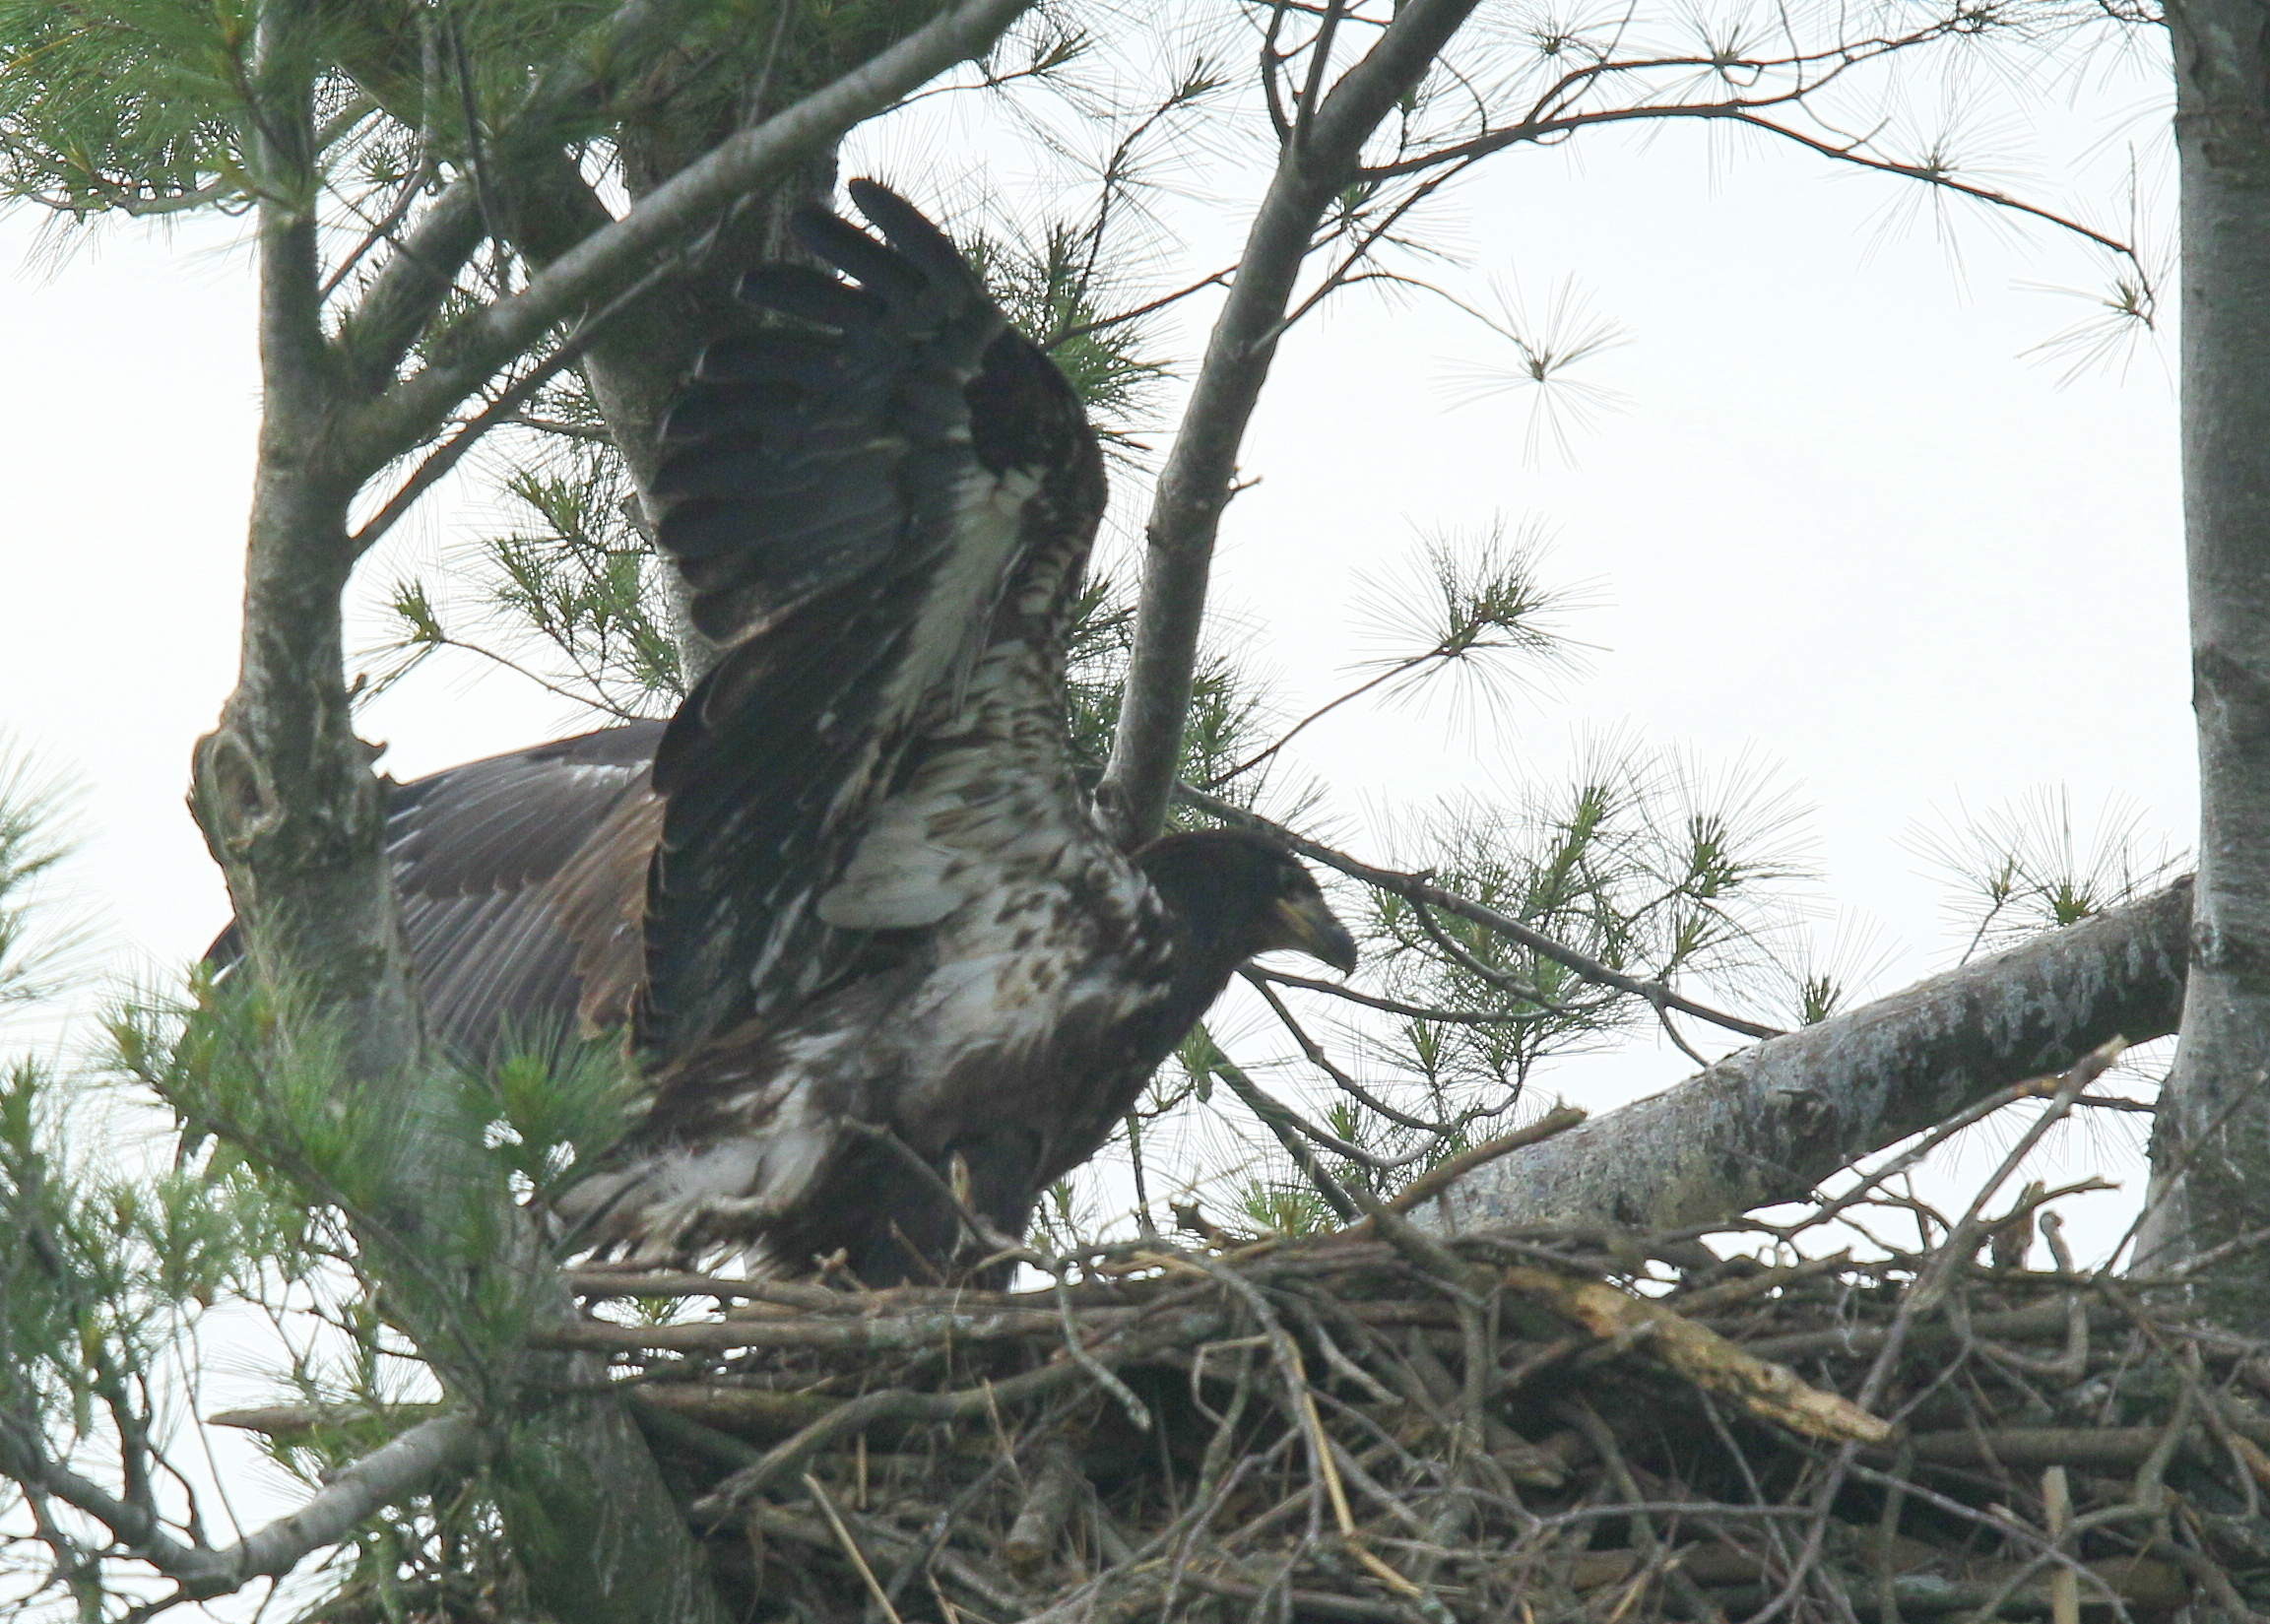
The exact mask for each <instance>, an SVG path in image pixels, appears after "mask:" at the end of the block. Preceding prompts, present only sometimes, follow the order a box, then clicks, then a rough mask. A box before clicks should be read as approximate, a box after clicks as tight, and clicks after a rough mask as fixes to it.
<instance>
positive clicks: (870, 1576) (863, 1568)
mask: <svg viewBox="0 0 2270 1624" xmlns="http://www.w3.org/2000/svg"><path fill="white" fill-rule="evenodd" d="M804 1486H805V1487H806V1488H807V1489H809V1490H811V1498H812V1499H813V1501H814V1502H816V1503H817V1505H818V1506H819V1510H820V1515H821V1516H823V1517H825V1518H826V1519H827V1526H828V1527H830V1528H833V1529H834V1530H835V1537H836V1541H837V1543H839V1544H840V1545H842V1547H843V1553H844V1554H845V1555H846V1556H848V1557H850V1558H851V1565H852V1566H853V1567H855V1568H857V1569H858V1570H859V1577H860V1579H861V1580H862V1581H863V1582H865V1584H866V1585H867V1590H868V1593H869V1594H870V1595H872V1596H874V1597H875V1600H876V1605H877V1606H879V1607H880V1608H882V1616H883V1617H884V1618H885V1619H887V1620H889V1624H906V1621H905V1620H904V1619H902V1618H900V1617H899V1616H898V1609H897V1608H896V1607H894V1606H892V1605H891V1604H890V1597H889V1596H888V1595H886V1594H885V1593H884V1592H883V1588H882V1581H880V1580H878V1579H877V1578H876V1577H875V1569H874V1568H872V1567H870V1566H869V1565H868V1560H867V1553H866V1552H865V1551H863V1550H861V1549H860V1548H859V1541H858V1540H856V1539H854V1538H852V1536H851V1529H849V1528H847V1527H844V1526H843V1519H842V1518H840V1517H838V1516H837V1515H836V1514H835V1502H834V1501H832V1500H830V1499H829V1498H828V1497H827V1490H825V1489H823V1488H821V1487H820V1486H819V1479H818V1478H816V1477H814V1476H812V1474H811V1472H809V1471H808V1472H806V1473H805V1474H804Z"/></svg>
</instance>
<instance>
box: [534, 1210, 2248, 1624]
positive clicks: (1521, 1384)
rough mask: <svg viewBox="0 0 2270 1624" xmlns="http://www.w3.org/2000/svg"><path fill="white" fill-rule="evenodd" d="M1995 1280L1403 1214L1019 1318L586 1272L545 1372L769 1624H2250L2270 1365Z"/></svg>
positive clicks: (2091, 1285) (1094, 1278)
mask: <svg viewBox="0 0 2270 1624" xmlns="http://www.w3.org/2000/svg"><path fill="white" fill-rule="evenodd" d="M2024 1216H2025V1217H2026V1219H2027V1221H2028V1224H2029V1234H2030V1223H2031V1216H2032V1215H2031V1211H2030V1210H2029V1211H2028V1212H2026V1213H2025V1214H2024ZM1383 1222H1384V1223H1386V1224H1387V1226H1388V1227H1387V1229H1386V1230H1385V1231H1382V1230H1381V1229H1378V1228H1376V1227H1374V1226H1375V1225H1378V1224H1381V1223H1383ZM1216 1239H1217V1240H1219V1241H1223V1242H1225V1243H1226V1240H1227V1238H1226V1237H1216ZM1991 1239H1993V1240H1994V1242H1995V1246H1996V1251H1997V1252H1998V1253H2003V1252H2004V1249H2005V1247H2006V1245H2007V1243H2008V1242H2009V1240H2010V1235H2009V1234H2008V1233H2007V1232H2005V1233H2002V1234H2000V1235H1997V1236H1994V1237H1991ZM1976 1241H1977V1237H1976V1236H1972V1237H1969V1238H1968V1241H1967V1252H1968V1254H1969V1255H1966V1256H1961V1257H1958V1256H1956V1255H1955V1253H1954V1252H1952V1251H1951V1250H1950V1249H1949V1248H1948V1247H1947V1246H1944V1245H1943V1246H1941V1247H1940V1248H1939V1249H1937V1250H1935V1251H1932V1252H1928V1253H1921V1254H1916V1255H1913V1256H1899V1255H1895V1256H1892V1257H1890V1258H1886V1259H1881V1260H1878V1261H1872V1262H1859V1261H1854V1260H1853V1259H1851V1258H1849V1257H1847V1256H1838V1257H1833V1258H1822V1259H1815V1260H1811V1261H1802V1262H1795V1263H1791V1264H1788V1265H1787V1266H1785V1267H1770V1266H1768V1265H1765V1264H1761V1263H1759V1262H1757V1261H1755V1260H1753V1259H1749V1258H1719V1257H1718V1256H1715V1255H1714V1254H1713V1253H1712V1252H1710V1251H1708V1250H1706V1249H1705V1248H1704V1247H1703V1246H1702V1245H1701V1244H1700V1243H1698V1242H1697V1241H1695V1240H1692V1239H1673V1240H1667V1241H1659V1240H1649V1239H1645V1238H1635V1237H1629V1236H1616V1237H1603V1236H1601V1235H1599V1234H1597V1233H1587V1234H1575V1233H1570V1234H1538V1233H1524V1234H1521V1235H1475V1236H1467V1237H1463V1238H1460V1239H1456V1240H1449V1241H1444V1240H1439V1239H1435V1238H1431V1237H1429V1236H1426V1235H1423V1234H1421V1233H1419V1232H1418V1231H1416V1230H1414V1229H1412V1228H1411V1227H1410V1226H1409V1225H1407V1224H1406V1223H1403V1222H1402V1221H1401V1220H1399V1219H1395V1218H1394V1217H1393V1216H1392V1215H1382V1216H1379V1217H1375V1219H1374V1220H1373V1221H1372V1223H1371V1224H1367V1225H1364V1226H1359V1230H1358V1231H1355V1232H1349V1233H1344V1234H1342V1235H1339V1236H1335V1237H1328V1238H1324V1239H1318V1240H1311V1241H1303V1242H1289V1241H1284V1242H1263V1243H1256V1244H1248V1245H1244V1246H1237V1245H1231V1244H1218V1245H1209V1246H1207V1247H1205V1248H1203V1249H1194V1250H1186V1249H1181V1248H1178V1247H1175V1246H1173V1245H1171V1244H1168V1243H1164V1242H1152V1243H1150V1244H1148V1245H1136V1246H1131V1247H1124V1248H1120V1249H1118V1250H1116V1251H1115V1252H1113V1253H1111V1254H1109V1255H1099V1256H1097V1257H1095V1258H1092V1259H1090V1260H1088V1261H1087V1263H1086V1264H1085V1265H1084V1266H1083V1267H1075V1268H1070V1269H1068V1270H1067V1272H1066V1276H1065V1279H1064V1281H1063V1283H1059V1284H1056V1285H1053V1286H1051V1287H1049V1288H1047V1289H1043V1290H1040V1291H1037V1292H1016V1293H992V1292H980V1291H948V1290H942V1289H911V1288H910V1289H902V1290H896V1291H885V1292H875V1293H865V1292H837V1291H833V1290H830V1289H828V1288H826V1287H824V1286H820V1285H789V1284H768V1283H763V1282H751V1281H737V1280H729V1279H724V1278H720V1277H715V1276H703V1275H686V1274H679V1275H655V1274H647V1275H634V1274H627V1273H621V1272H611V1271H606V1270H596V1269H587V1270H580V1271H578V1272H577V1273H576V1274H575V1275H574V1282H575V1284H576V1286H577V1287H578V1289H579V1290H580V1291H581V1292H582V1293H583V1294H584V1296H585V1298H586V1300H587V1301H588V1302H590V1303H591V1304H592V1305H593V1314H592V1318H591V1319H589V1320H588V1321H586V1322H584V1323H581V1324H579V1325H575V1326H572V1327H569V1328H567V1329H566V1330H565V1331H564V1332H562V1333H561V1334H560V1335H559V1336H558V1337H557V1338H556V1340H558V1341H560V1342H564V1343H566V1344H568V1345H572V1346H577V1347H581V1348H585V1349H589V1350H592V1351H593V1352H594V1353H595V1354H602V1355H604V1356H605V1357H606V1359H607V1360H608V1361H609V1365H610V1368H611V1371H612V1373H613V1376H614V1378H615V1379H616V1381H617V1382H618V1383H619V1384H620V1386H621V1388H622V1390H623V1391H624V1392H625V1393H627V1394H629V1395H631V1396H632V1401H633V1405H634V1409H635V1411H636V1413H637V1416H638V1418H639V1421H640V1424H641V1425H642V1426H643V1427H644V1428H645V1429H646V1430H647V1432H648V1434H649V1436H650V1438H651V1439H652V1441H653V1442H654V1444H655V1446H656V1449H657V1453H658V1454H659V1456H660V1457H661V1459H662V1460H663V1462H664V1463H665V1468H666V1470H667V1472H668V1473H669V1474H670V1476H671V1478H672V1480H673V1482H674V1484H675V1485H676V1487H677V1489H678V1490H679V1492H680V1493H681V1495H682V1497H683V1500H684V1503H685V1504H686V1506H687V1508H688V1513H689V1515H690V1516H691V1517H692V1518H693V1520H694V1522H695V1524H696V1526H697V1527H699V1528H700V1529H702V1530H703V1532H704V1533H705V1535H706V1537H707V1538H708V1539H709V1541H710V1548H711V1550H712V1551H713V1552H714V1554H715V1560H716V1566H717V1571H718V1573H719V1576H720V1580H721V1583H722V1584H723V1586H724V1588H725V1589H726V1591H727V1592H728V1594H729V1596H730V1597H731V1598H732V1600H733V1604H734V1608H735V1611H736V1613H737V1615H738V1616H742V1617H746V1618H752V1619H765V1620H774V1619H777V1620H799V1621H821V1620H826V1621H837V1620H841V1621H850V1620H860V1619H882V1620H891V1619H896V1620H902V1621H905V1624H913V1621H915V1620H936V1621H938V1624H965V1621H966V1624H977V1621H989V1624H999V1621H1006V1620H1036V1621H1037V1620H1050V1621H1057V1620H1062V1621H1065V1624H1071V1621H1074V1620H1079V1621H1090V1620H1092V1621H1095V1624H1105V1621H1113V1620H1135V1619H1169V1620H1191V1621H1211V1620H1223V1621H1227V1620H1247V1619H1257V1620H1259V1619H1266V1620H1275V1621H1288V1620H1290V1621H1302V1624H1306V1621H1311V1620H1315V1621H1325V1620H1380V1621H1382V1624H1387V1621H1397V1624H1402V1621H1414V1620H1425V1621H1432V1624H1441V1621H1445V1620H1469V1619H1470V1620H1500V1619H1515V1620H1520V1621H1522V1624H1543V1621H1547V1620H1564V1619H1565V1620H1596V1621H1598V1624H1623V1621H1626V1620H1638V1619H1643V1618H1652V1617H1671V1618H1695V1619H1717V1618H1720V1617H1723V1618H1727V1619H1736V1620H1753V1621H1756V1624H1770V1621H1773V1620H1791V1621H1808V1620H1814V1619H1819V1620H1834V1621H1838V1624H1852V1621H1855V1620H1887V1621H1890V1620H1898V1619H1902V1618H1907V1619H1914V1620H1934V1621H1935V1620H1940V1619H1949V1618H1954V1617H1960V1618H1963V1619H1984V1618H2036V1617H2045V1618H2051V1619H2053V1620H2056V1621H2057V1624H2073V1621H2075V1620H2079V1619H2081V1618H2082V1617H2083V1616H2084V1615H2087V1616H2088V1617H2089V1618H2091V1619H2093V1620H2104V1619H2115V1618H2116V1619H2120V1620H2122V1621H2128V1620H2137V1621H2148V1620H2151V1619H2156V1618H2162V1617H2167V1616H2169V1615H2172V1614H2173V1613H2174V1612H2175V1611H2176V1610H2177V1609H2180V1608H2182V1607H2185V1606H2187V1605H2193V1604H2205V1605H2208V1606H2211V1607H2213V1608H2215V1609H2217V1610H2219V1611H2224V1612H2226V1613H2227V1614H2228V1615H2229V1616H2232V1617H2243V1616H2245V1615H2246V1614H2247V1613H2248V1612H2250V1611H2251V1609H2252V1608H2254V1607H2260V1606H2262V1605H2264V1603H2265V1602H2270V1520H2265V1518H2264V1517H2263V1515H2262V1512H2263V1506H2262V1496H2263V1495H2264V1493H2265V1492H2266V1491H2270V1356H2266V1350H2265V1348H2264V1347H2263V1346H2262V1345H2260V1344H2256V1343H2251V1342H2246V1341H2241V1340H2238V1339H2236V1338H2233V1337H2230V1336H2227V1335H2221V1334H2217V1333H2214V1332H2208V1331H2205V1330H2202V1329H2200V1328H2198V1327H2196V1326H2193V1325H2187V1324H2186V1323H2185V1320H2184V1318H2183V1314H2182V1307H2183V1301H2182V1297H2181V1294H2180V1292H2179V1291H2178V1290H2176V1289H2174V1288H2173V1287H2170V1286H2165V1285H2157V1286H2156V1285H2155V1284H2154V1283H2153V1282H2151V1281H2147V1280H2139V1279H2137V1278H2135V1277H2133V1276H2131V1277H2127V1278H2120V1277H2108V1276H2097V1275H2088V1274H2082V1273H2075V1272H2072V1271H2070V1270H2061V1271H2058V1272H2050V1273H2037V1272H2029V1271H2025V1270H2023V1269H2019V1268H2014V1267H1990V1266H1988V1265H1987V1264H1986V1263H1985V1262H1984V1258H1983V1255H1982V1254H1981V1252H1980V1250H1979V1247H1978V1245H1977V1244H1975V1243H1976ZM2005 1255H2006V1253H2005ZM705 1297H706V1298H709V1299H711V1301H712V1302H713V1303H714V1304H715V1305H716V1309H717V1312H715V1313H714V1314H712V1315H709V1316H707V1317H701V1318H691V1317H688V1314H689V1311H690V1310H691V1309H692V1308H694V1306H695V1305H697V1304H699V1303H700V1302H701V1299H703V1298H705Z"/></svg>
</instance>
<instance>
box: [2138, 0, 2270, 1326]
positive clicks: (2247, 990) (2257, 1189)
mask: <svg viewBox="0 0 2270 1624" xmlns="http://www.w3.org/2000/svg"><path fill="white" fill-rule="evenodd" d="M2169 25H2170V28H2171V31H2172V32H2173V36H2174V55H2175V84H2176V114H2175V129H2176V145H2177V152H2178V155H2179V162H2180V173H2181V182H2182V221H2183V227H2182V230H2183V237H2182V252H2183V311H2182V321H2183V341H2182V368H2183V411H2182V434H2183V484H2184V528H2185V533H2186V537H2187V546H2188V555H2189V576H2190V592H2191V681H2192V691H2191V697H2192V707H2193V709H2194V711H2195V712H2196V714H2197V722H2198V731H2199V779H2200V785H2199V788H2200V836H2199V883H2198V895H2197V900H2196V902H2195V903H2194V906H2193V917H2192V935H2191V969H2190V976H2189V986H2188V991H2187V994H2186V997H2185V1000H2184V1007H2183V1025H2182V1041H2181V1045H2180V1048H2179V1050H2178V1053H2177V1056H2176V1061H2175V1069H2174V1073H2173V1076H2172V1077H2171V1078H2170V1079H2169V1083H2168V1088H2167V1094H2166V1098H2165V1101H2164V1103H2163V1105H2162V1109H2161V1117H2160V1125H2159V1131H2158V1133H2157V1135H2156V1137H2155V1140H2154V1145H2153V1168H2154V1173H2153V1192H2152V1194H2153V1198H2154V1201H2155V1208H2154V1213H2153V1216H2152V1219H2151V1221H2150V1224H2149V1226H2148V1228H2147V1230H2146V1233H2145V1252H2144V1256H2145V1258H2146V1259H2148V1260H2149V1262H2150V1263H2151V1264H2152V1265H2153V1266H2154V1267H2161V1266H2165V1265H2168V1264H2171V1263H2173V1262H2176V1261H2178V1260H2180V1259H2183V1258H2186V1257H2197V1256H2198V1255H2200V1254H2201V1253H2204V1252H2206V1251H2208V1250H2210V1249H2212V1248H2213V1247H2215V1246H2217V1245H2218V1244H2220V1243H2222V1242H2225V1241H2229V1240H2232V1239H2235V1238H2236V1237H2238V1236H2241V1235H2244V1234H2246V1233H2248V1232H2250V1231H2254V1230H2259V1229H2263V1228H2265V1227H2270V1071H2266V1068H2270V6H2266V5H2265V4H2264V3H2263V0H2180V3H2177V4H2173V5H2171V6H2170V8H2169ZM2260 1270H2261V1265H2260V1260H2259V1257H2258V1255H2257V1256H2248V1257H2242V1258H2240V1259H2238V1261H2237V1262H2236V1263H2235V1265H2234V1266H2233V1267H2231V1268H2230V1269H2229V1270H2228V1271H2227V1272H2223V1273H2222V1274H2221V1275H2220V1276H2219V1278H2218V1279H2212V1280H2207V1281H2204V1282H2203V1283H2202V1290H2203V1295H2202V1300H2201V1305H2200V1306H2201V1307H2202V1308H2203V1309H2205V1310H2206V1311H2208V1312H2209V1313H2210V1314H2212V1315H2214V1316H2215V1317H2216V1318H2218V1319H2219V1320H2222V1321H2223V1322H2225V1323H2227V1324H2229V1325H2231V1326H2232V1327H2233V1328H2234V1329H2243V1330H2246V1331H2250V1332H2257V1333H2259V1332H2270V1291H2265V1290H2264V1289H2263V1288H2262V1286H2261V1284H2260V1278H2261V1273H2260Z"/></svg>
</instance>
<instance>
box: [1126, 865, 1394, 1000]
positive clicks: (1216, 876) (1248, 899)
mask: <svg viewBox="0 0 2270 1624" xmlns="http://www.w3.org/2000/svg"><path fill="white" fill-rule="evenodd" d="M1135 867H1137V868H1139V869H1140V870H1142V872H1143V875H1144V877H1146V878H1148V879H1149V880H1150V882H1151V884H1152V885H1153V886H1154V887H1156V889H1157V890H1158V892H1159V894H1160V895H1161V896H1162V897H1164V898H1165V899H1166V903H1167V906H1168V907H1169V908H1171V909H1173V910H1174V913H1175V916H1176V918H1177V920H1178V921H1179V922H1180V923H1181V925H1182V926H1183V928H1184V930H1186V931H1187V932H1188V933H1189V936H1190V940H1191V944H1192V946H1193V947H1194V948H1195V949H1197V956H1200V957H1201V958H1205V959H1209V960H1212V961H1214V962H1216V963H1219V964H1220V966H1221V970H1222V973H1223V974H1224V975H1225V976H1226V975H1227V974H1228V972H1229V971H1230V970H1231V969H1233V968H1235V967H1236V966H1237V965H1239V964H1242V963H1243V962H1245V960H1247V959H1249V958H1251V957H1253V956H1254V954H1256V953H1265V952H1268V951H1270V950H1271V949H1273V948H1279V947H1284V948H1290V949H1292V950H1293V951H1295V952H1303V953H1307V954H1308V955H1309V956H1310V957H1311V958H1317V959H1322V960H1323V961H1324V962H1325V963H1327V964H1330V966H1331V967H1332V968H1333V969H1335V970H1339V971H1342V972H1346V971H1350V970H1353V969H1354V968H1355V967H1356V940H1355V938H1354V937H1352V936H1350V935H1349V934H1348V928H1347V927H1346V926H1345V925H1342V924H1341V923H1340V922H1339V920H1338V919H1337V918H1336V917H1335V916H1334V915H1333V913H1332V911H1331V909H1330V908H1329V907H1327V906H1326V904H1325V896H1324V892H1322V891H1320V890H1319V889H1317V882H1316V879H1315V877H1313V876H1311V875H1310V873H1309V871H1308V870H1307V868H1305V867H1304V866H1303V865H1302V863H1301V861H1300V859H1299V858H1297V857H1295V856H1293V854H1292V853H1291V852H1289V851H1287V850H1285V848H1284V847H1282V846H1280V845H1278V844H1277V843H1276V842H1275V841H1273V840H1271V839H1269V838H1268V837H1267V836H1266V835H1262V834H1255V833H1252V832H1250V831H1247V830H1244V829H1200V830H1197V831H1194V832H1191V833H1187V834H1170V835H1164V836H1162V837H1161V838H1159V839H1157V840H1154V841H1152V842H1151V843H1150V844H1149V845H1147V846H1145V847H1144V848H1143V849H1142V850H1141V851H1139V852H1137V853H1136V854H1135Z"/></svg>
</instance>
